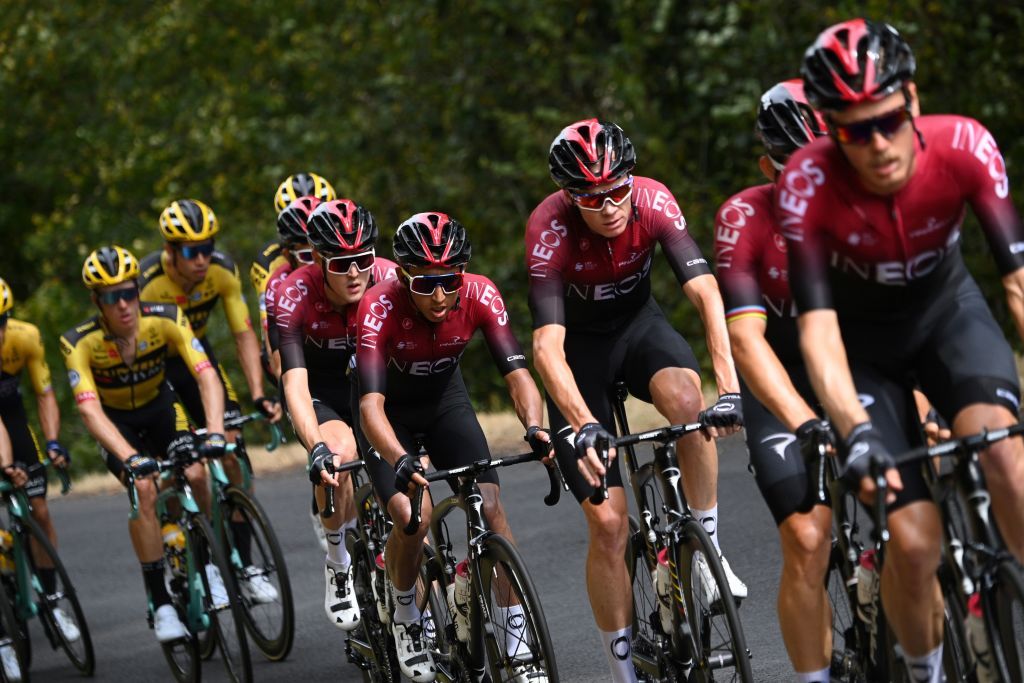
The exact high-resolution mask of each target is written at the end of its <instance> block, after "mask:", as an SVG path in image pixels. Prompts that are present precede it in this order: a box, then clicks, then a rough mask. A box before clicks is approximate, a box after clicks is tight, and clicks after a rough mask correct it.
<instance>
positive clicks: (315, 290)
mask: <svg viewBox="0 0 1024 683" xmlns="http://www.w3.org/2000/svg"><path fill="white" fill-rule="evenodd" d="M395 268H397V266H396V265H395V264H394V263H393V262H392V261H389V260H387V259H385V258H381V257H379V256H378V257H377V259H376V262H375V263H374V265H373V272H372V275H371V280H370V285H372V284H373V283H374V282H380V281H382V280H385V279H388V278H394V277H396V273H395ZM325 287H326V282H325V280H324V275H323V271H322V270H321V268H320V266H319V265H317V264H309V265H305V266H302V267H301V268H297V269H296V270H295V271H294V272H293V273H291V275H289V276H288V277H287V278H286V279H285V280H284V281H283V282H282V283H281V284H279V285H278V286H277V288H276V290H274V308H273V313H274V318H273V320H274V326H275V328H276V329H277V336H278V344H279V347H278V348H279V350H280V352H281V372H282V373H285V372H288V371H289V370H291V369H292V368H307V369H308V370H309V383H310V387H311V389H312V387H313V385H314V384H323V385H328V384H331V383H336V382H341V381H344V375H345V371H346V369H347V368H348V364H349V360H351V358H352V354H353V353H355V334H356V327H357V326H356V320H357V319H356V311H357V310H358V306H356V305H354V304H353V305H350V306H346V307H345V308H344V310H341V311H339V310H337V309H335V308H334V305H333V304H331V302H330V300H329V299H328V298H327V292H326V290H325ZM267 291H268V294H269V293H270V291H271V290H269V289H268V290H267ZM368 294H369V290H368V291H367V293H366V294H364V297H365V296H367V295H368Z"/></svg>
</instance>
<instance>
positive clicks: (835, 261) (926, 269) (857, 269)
mask: <svg viewBox="0 0 1024 683" xmlns="http://www.w3.org/2000/svg"><path fill="white" fill-rule="evenodd" d="M957 235H959V233H957ZM950 251H951V249H950V248H947V247H943V248H939V249H930V250H928V251H922V252H921V253H919V254H916V255H915V256H914V257H913V258H911V259H910V260H909V261H882V262H880V263H863V262H859V261H855V260H854V259H852V258H850V257H848V256H843V255H842V254H839V253H838V252H835V251H834V252H832V254H831V256H830V257H829V265H830V266H832V267H833V268H835V269H836V270H838V271H839V272H841V273H845V274H847V275H856V276H857V277H859V278H861V279H862V280H873V281H875V282H877V283H879V284H882V285H897V286H900V285H906V284H907V283H908V282H910V281H912V280H916V279H919V278H922V277H925V276H927V275H930V274H931V273H932V272H934V271H935V269H936V268H938V267H939V264H941V263H942V261H943V260H944V259H945V258H946V256H947V254H948V253H949V252H950Z"/></svg>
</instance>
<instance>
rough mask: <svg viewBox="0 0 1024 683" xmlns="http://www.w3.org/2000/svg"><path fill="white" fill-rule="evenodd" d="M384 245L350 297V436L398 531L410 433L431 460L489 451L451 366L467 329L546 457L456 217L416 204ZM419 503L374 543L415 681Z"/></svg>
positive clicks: (512, 650) (419, 634)
mask: <svg viewBox="0 0 1024 683" xmlns="http://www.w3.org/2000/svg"><path fill="white" fill-rule="evenodd" d="M393 247H394V256H395V261H397V262H398V265H399V268H400V270H399V276H398V279H396V280H390V281H387V282H384V283H382V284H379V285H377V286H376V287H374V288H373V289H371V290H370V291H369V292H368V293H367V294H366V296H364V297H363V300H362V301H361V302H360V303H359V315H358V320H359V333H358V339H359V345H358V347H357V349H356V361H357V362H356V370H357V373H358V378H359V385H358V387H359V396H360V398H359V423H360V426H361V428H362V431H360V430H358V429H357V430H356V435H357V438H359V439H360V442H361V443H360V445H361V447H362V449H363V450H362V452H363V454H364V459H365V461H366V467H367V470H368V472H369V474H370V478H371V479H372V480H373V486H374V489H375V491H376V492H377V495H378V496H379V497H380V499H381V500H382V501H383V502H384V504H385V505H386V507H387V510H388V513H389V514H390V516H391V519H392V520H393V521H394V523H395V525H396V528H397V529H402V528H403V527H404V526H405V525H406V524H408V523H409V520H410V518H411V514H412V508H411V505H410V501H409V498H408V496H411V495H412V494H413V493H414V492H415V490H416V487H417V486H425V485H426V483H427V482H426V480H425V479H424V478H423V477H422V473H423V466H422V464H421V463H420V460H419V457H418V445H419V444H420V443H422V445H424V446H425V447H426V449H427V453H428V454H429V456H430V459H431V461H432V462H433V463H434V465H435V466H436V467H438V468H451V467H457V466H459V465H467V464H469V463H471V462H473V461H474V460H477V459H479V458H482V457H490V451H489V449H488V446H487V440H486V438H485V437H484V434H483V430H482V429H481V427H480V423H479V422H478V421H477V418H476V413H475V412H474V410H473V406H472V405H471V403H470V400H469V395H468V393H467V391H466V385H465V383H464V382H463V379H462V372H461V370H460V369H459V358H460V357H461V356H462V353H463V351H464V350H465V348H466V345H467V344H468V343H469V340H470V339H471V338H472V337H473V334H474V333H475V332H476V331H477V330H481V331H482V332H483V334H484V339H485V340H486V342H487V346H488V348H489V350H490V352H491V357H492V358H493V359H494V362H495V365H496V366H497V367H498V371H499V372H500V373H501V374H502V376H503V377H504V378H505V383H506V385H507V386H508V392H509V395H510V396H511V398H512V402H513V404H514V405H515V410H516V414H517V415H518V416H519V420H520V421H521V422H522V423H523V426H524V427H526V428H527V431H526V435H527V439H528V441H529V442H530V444H531V446H532V447H533V448H535V449H537V450H539V451H541V452H543V453H544V454H545V456H546V455H548V453H549V451H550V445H549V444H548V442H549V439H548V435H547V432H546V431H544V430H542V429H541V427H540V425H541V419H542V417H543V405H542V403H541V398H540V392H539V391H538V390H537V386H536V384H534V381H533V378H532V377H531V376H530V372H529V370H528V369H527V367H526V356H524V355H523V352H522V349H521V348H520V346H519V342H517V341H516V338H515V336H514V335H513V334H512V329H511V324H510V322H509V316H508V312H507V311H506V309H505V303H504V301H503V300H502V298H501V293H500V292H499V291H498V288H497V287H495V285H494V283H493V282H491V281H490V280H489V279H487V278H486V277H484V276H482V275H475V274H471V273H467V272H466V266H467V264H468V263H469V259H470V254H471V248H470V242H469V238H468V237H467V235H466V229H465V227H463V225H462V224H461V223H459V222H458V221H456V220H455V219H453V218H451V217H449V216H447V215H445V214H443V213H437V212H426V213H418V214H415V215H413V216H412V217H410V218H408V219H407V220H406V221H405V222H404V223H402V224H401V225H400V226H399V228H398V231H397V232H396V233H395V237H394V242H393ZM385 397H386V398H385ZM421 439H422V441H421ZM371 446H372V449H373V450H372V451H371V450H370V448H371ZM479 482H480V491H481V493H482V495H483V512H484V515H485V517H486V519H487V521H488V523H489V524H490V527H491V528H492V529H493V530H494V531H495V532H496V533H499V534H501V535H502V536H504V537H505V538H507V539H509V540H510V541H511V540H512V532H511V529H510V528H509V525H508V520H507V519H506V517H505V511H504V509H503V507H502V505H501V500H500V497H499V488H498V477H497V475H496V474H495V472H494V470H491V471H489V472H487V473H486V474H484V475H483V476H481V477H480V479H479ZM397 494H405V495H397ZM430 511H431V505H430V502H429V496H424V500H423V516H422V523H421V524H420V527H419V529H418V531H417V532H416V534H415V535H413V536H407V535H405V534H404V533H402V532H400V531H396V532H395V533H392V534H391V535H390V536H389V537H388V541H387V547H386V550H385V553H384V557H385V561H386V563H387V572H388V577H389V579H390V581H391V585H392V586H393V588H394V597H395V612H394V615H393V618H392V619H391V630H392V633H393V635H394V637H395V645H396V649H397V650H398V662H399V665H400V667H401V669H402V673H404V674H405V675H406V676H408V677H409V678H411V679H412V680H414V681H432V680H434V674H435V668H434V663H433V659H432V657H431V655H430V653H429V651H428V650H427V649H426V643H425V642H424V635H423V628H422V623H421V614H420V612H419V609H418V608H417V606H416V601H415V599H414V596H415V593H416V578H417V575H418V569H419V566H420V562H421V557H422V552H423V539H424V537H425V535H426V533H427V526H428V521H429V519H430ZM619 561H620V562H621V558H620V560H619ZM499 580H500V579H499ZM499 594H507V593H502V592H499ZM501 609H503V610H506V614H504V615H502V616H504V617H506V619H505V620H504V623H508V624H509V625H510V626H511V627H513V628H514V627H515V626H514V625H515V624H517V623H520V622H522V619H519V620H516V618H515V616H516V613H517V611H518V613H519V614H521V613H522V608H521V607H520V606H519V605H518V604H509V605H506V606H503V607H502V608H501ZM518 635H519V636H520V637H518V638H512V637H510V638H508V639H507V641H506V649H507V650H508V654H509V656H511V657H515V656H516V654H517V652H518V650H517V646H518V645H519V644H520V643H521V642H523V640H524V637H525V635H524V634H523V633H520V634H518ZM521 671H522V673H521V675H522V676H523V677H528V676H529V675H530V670H529V668H528V667H527V666H525V665H524V666H523V667H521Z"/></svg>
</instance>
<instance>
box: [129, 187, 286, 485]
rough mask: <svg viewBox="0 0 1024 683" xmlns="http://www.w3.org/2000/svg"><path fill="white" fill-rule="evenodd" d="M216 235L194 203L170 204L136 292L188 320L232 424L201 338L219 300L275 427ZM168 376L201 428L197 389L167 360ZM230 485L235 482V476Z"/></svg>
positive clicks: (210, 216) (232, 272)
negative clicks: (179, 311) (156, 248)
mask: <svg viewBox="0 0 1024 683" xmlns="http://www.w3.org/2000/svg"><path fill="white" fill-rule="evenodd" d="M218 230H219V225H218V223H217V217H216V216H215V215H214V213H213V211H212V210H211V209H210V207H208V206H207V205H206V204H204V203H203V202H200V201H198V200H194V199H181V200H177V201H174V202H171V204H170V205H169V206H168V207H167V208H166V209H164V211H163V213H161V214H160V232H161V234H162V235H163V237H164V240H165V242H166V243H165V244H164V249H163V250H162V251H158V252H154V253H152V254H149V255H148V256H146V257H145V258H144V259H143V260H142V263H141V270H142V276H141V279H140V284H139V288H140V291H141V293H142V299H143V300H144V301H154V302H160V303H169V304H174V305H176V306H179V307H180V308H181V309H182V310H183V311H184V312H185V315H187V316H188V319H189V322H190V323H191V324H192V329H193V330H194V331H195V335H196V337H197V338H198V339H199V341H200V342H201V343H202V344H203V347H204V348H205V351H206V354H207V356H209V359H210V362H211V363H212V364H213V366H214V367H215V368H216V369H217V370H218V372H219V373H220V376H221V381H222V382H223V383H224V387H225V390H226V398H227V402H226V407H227V412H226V415H225V418H226V419H231V418H233V417H237V416H238V415H240V414H241V411H240V409H239V406H238V398H237V396H236V395H235V392H234V389H233V388H232V386H231V383H230V382H229V381H228V379H227V376H226V375H225V373H224V372H223V370H222V369H221V368H220V366H219V365H218V363H217V360H216V357H215V356H214V354H213V348H212V346H211V344H210V343H209V341H208V340H207V338H206V328H207V323H208V321H209V317H210V313H211V312H212V311H213V308H214V307H215V306H216V305H217V301H218V300H220V301H221V302H222V303H223V306H224V312H225V314H226V316H227V319H228V326H229V327H230V328H231V332H232V333H233V334H234V337H235V345H236V347H237V349H238V357H239V361H240V363H241V365H242V372H243V373H244V374H245V380H246V383H247V384H248V385H249V391H250V395H251V396H252V397H253V403H254V404H255V405H256V407H257V409H258V410H259V411H260V412H262V413H263V414H264V415H266V416H267V417H268V418H269V419H270V421H271V422H277V421H278V420H279V419H280V418H281V407H280V406H279V405H278V401H277V399H275V398H271V397H267V396H265V395H264V392H263V375H262V370H261V369H260V350H259V342H258V341H257V340H256V333H255V332H254V331H253V329H252V322H251V321H250V320H249V309H248V307H247V306H246V303H245V297H244V296H243V295H242V281H241V279H240V278H239V275H238V268H237V267H236V266H235V264H234V262H233V261H232V260H231V259H230V258H229V257H228V256H227V255H226V254H224V253H223V252H220V251H217V250H216V249H215V247H214V237H215V236H216V234H217V232H218ZM167 372H168V378H169V380H170V382H171V385H172V386H173V387H174V390H175V392H176V393H177V394H178V396H179V397H180V398H181V401H182V403H184V404H185V408H186V409H187V410H188V412H189V415H190V416H191V418H192V419H193V420H194V421H196V422H197V423H199V424H200V425H205V419H204V414H203V412H204V411H203V406H202V402H201V401H200V400H199V393H198V389H197V387H196V384H195V382H194V381H192V380H191V379H190V378H189V373H188V371H187V368H186V367H185V365H184V363H183V362H181V360H180V359H177V358H175V357H173V356H172V357H171V359H170V360H169V362H168V366H167ZM229 440H230V441H234V435H231V434H229ZM226 464H228V463H226ZM233 469H236V468H233V467H230V465H229V473H231V471H232V470H233ZM232 480H235V477H234V476H232Z"/></svg>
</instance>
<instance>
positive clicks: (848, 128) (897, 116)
mask: <svg viewBox="0 0 1024 683" xmlns="http://www.w3.org/2000/svg"><path fill="white" fill-rule="evenodd" d="M910 118H911V114H910V110H909V109H908V108H907V107H905V106H904V107H900V108H899V109H896V110H894V111H891V112H889V113H888V114H882V115H881V116H876V117H874V118H873V119H866V120H864V121H857V122H855V123H847V124H843V125H840V124H838V123H835V122H830V123H829V125H830V126H831V128H832V134H833V135H834V136H835V138H836V140H838V141H839V142H840V143H842V144H844V145H866V144H869V143H870V142H871V138H873V137H874V135H875V131H878V132H879V133H881V134H882V137H884V138H885V139H886V140H892V136H893V135H896V133H897V132H898V131H899V130H900V128H902V127H903V125H904V124H906V123H907V122H908V121H910Z"/></svg>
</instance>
